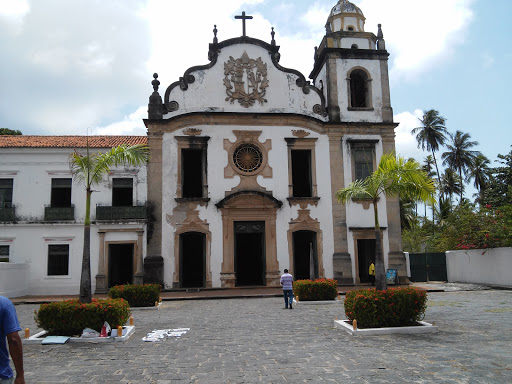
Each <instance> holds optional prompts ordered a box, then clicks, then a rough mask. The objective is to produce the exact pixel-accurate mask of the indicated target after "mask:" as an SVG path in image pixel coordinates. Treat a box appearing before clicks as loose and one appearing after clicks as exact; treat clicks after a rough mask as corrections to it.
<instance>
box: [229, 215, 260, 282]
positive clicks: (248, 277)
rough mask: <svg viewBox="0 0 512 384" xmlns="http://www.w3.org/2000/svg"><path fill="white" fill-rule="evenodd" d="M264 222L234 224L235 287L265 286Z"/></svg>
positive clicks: (238, 222) (237, 222)
mask: <svg viewBox="0 0 512 384" xmlns="http://www.w3.org/2000/svg"><path fill="white" fill-rule="evenodd" d="M265 264H266V262H265V222H264V221H253V222H250V221H236V222H235V279H236V286H238V287H239V286H247V285H265V270H266V266H265Z"/></svg>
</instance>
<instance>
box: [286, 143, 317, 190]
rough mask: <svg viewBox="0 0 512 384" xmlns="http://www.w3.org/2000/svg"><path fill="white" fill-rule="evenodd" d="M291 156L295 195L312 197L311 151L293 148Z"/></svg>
mask: <svg viewBox="0 0 512 384" xmlns="http://www.w3.org/2000/svg"><path fill="white" fill-rule="evenodd" d="M291 157H292V185H293V197H311V196H312V194H313V186H312V182H311V151H310V150H292V151H291Z"/></svg>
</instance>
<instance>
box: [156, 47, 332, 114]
mask: <svg viewBox="0 0 512 384" xmlns="http://www.w3.org/2000/svg"><path fill="white" fill-rule="evenodd" d="M244 52H247V54H248V55H249V58H251V59H257V58H259V57H261V59H262V61H263V62H264V63H265V64H266V65H267V79H268V87H267V88H266V94H265V96H264V97H265V99H266V100H267V102H265V103H263V104H260V103H259V102H258V101H256V102H255V104H254V105H252V106H250V107H249V108H245V107H244V106H242V105H240V104H239V103H238V101H235V102H234V103H233V104H232V103H231V102H230V101H229V100H228V101H226V97H227V94H226V87H225V85H224V78H225V74H224V63H226V62H228V61H229V60H230V58H231V57H232V58H234V59H239V58H240V57H241V56H242V55H243V53H244ZM184 70H185V69H184ZM191 74H192V75H193V76H194V77H195V82H194V83H192V84H189V88H188V90H187V91H182V90H181V89H180V87H179V86H178V87H175V88H174V89H173V91H172V92H171V94H170V100H171V101H177V102H178V104H179V106H180V108H179V109H178V110H177V111H175V112H171V113H168V114H166V115H164V119H168V118H170V117H173V116H176V115H181V114H184V113H189V112H197V111H202V112H204V111H216V112H240V113H297V114H302V115H307V116H313V117H316V118H318V119H321V120H323V121H326V120H327V118H326V117H324V116H321V115H318V114H315V113H313V106H314V105H315V104H321V103H320V97H319V96H318V94H316V93H315V92H310V93H309V94H307V95H306V94H304V92H303V91H302V89H301V88H299V87H298V86H297V85H296V83H295V82H296V80H297V78H298V77H297V76H296V75H294V74H291V73H285V72H282V71H280V70H279V69H277V68H276V67H275V66H274V64H273V63H272V60H271V57H270V55H269V52H268V51H267V50H266V49H264V48H262V47H260V46H256V45H252V44H237V45H232V46H228V47H225V48H223V49H222V50H221V52H220V54H219V58H218V60H217V63H216V64H215V65H214V66H213V67H212V68H210V69H208V70H200V71H194V72H192V73H191ZM246 83H247V81H246Z"/></svg>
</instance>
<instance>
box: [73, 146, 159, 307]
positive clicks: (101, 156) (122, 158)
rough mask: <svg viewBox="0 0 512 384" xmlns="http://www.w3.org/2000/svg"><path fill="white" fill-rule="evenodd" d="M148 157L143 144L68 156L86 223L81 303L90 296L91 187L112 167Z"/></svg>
mask: <svg viewBox="0 0 512 384" xmlns="http://www.w3.org/2000/svg"><path fill="white" fill-rule="evenodd" d="M148 158H149V150H148V147H147V146H146V145H144V144H137V145H133V146H127V145H124V144H123V145H120V146H118V147H114V148H112V149H111V150H110V151H108V152H106V153H101V152H98V153H92V154H89V144H87V154H86V155H85V156H84V155H81V154H79V153H77V152H76V151H75V152H73V153H71V154H70V155H69V166H70V168H71V173H72V174H73V177H74V178H75V181H76V182H79V183H82V182H83V183H84V185H85V191H86V200H85V220H84V249H83V256H82V275H81V278H80V302H81V303H90V302H91V299H92V293H91V195H92V192H93V190H92V186H94V185H97V184H99V183H100V182H101V180H102V178H103V175H105V174H107V173H108V172H109V171H110V168H111V167H117V166H118V165H125V166H140V165H142V164H144V163H146V162H147V160H148Z"/></svg>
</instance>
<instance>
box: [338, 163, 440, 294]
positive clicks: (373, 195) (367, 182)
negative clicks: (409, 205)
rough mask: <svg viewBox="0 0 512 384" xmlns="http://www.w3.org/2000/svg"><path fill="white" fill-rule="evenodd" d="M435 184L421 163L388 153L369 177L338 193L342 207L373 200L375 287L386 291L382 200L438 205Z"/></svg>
mask: <svg viewBox="0 0 512 384" xmlns="http://www.w3.org/2000/svg"><path fill="white" fill-rule="evenodd" d="M435 190H436V189H435V184H434V182H433V181H432V179H430V178H429V177H428V176H427V174H426V173H425V172H424V171H423V170H422V169H421V166H420V164H419V163H418V162H417V161H414V160H413V161H411V160H409V161H406V160H405V159H404V158H403V157H401V156H398V157H397V156H396V155H395V154H394V153H388V154H384V155H383V156H382V157H381V159H380V162H379V166H378V167H377V169H376V170H375V171H374V172H373V173H372V174H371V175H370V176H368V177H367V178H365V179H363V180H356V181H354V182H353V183H351V184H350V185H349V186H348V187H347V188H342V189H340V190H339V191H337V192H336V195H335V196H336V198H337V199H338V201H339V202H340V203H342V204H345V203H347V202H350V200H352V199H360V198H365V199H370V200H371V202H372V205H373V212H374V221H375V285H376V289H377V290H385V289H386V288H387V285H386V272H385V268H384V257H383V254H382V240H381V233H380V225H379V212H378V204H377V203H378V201H379V199H380V197H381V196H388V197H393V196H400V197H402V198H404V199H406V200H407V199H408V200H411V201H418V200H421V201H424V202H434V196H435Z"/></svg>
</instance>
